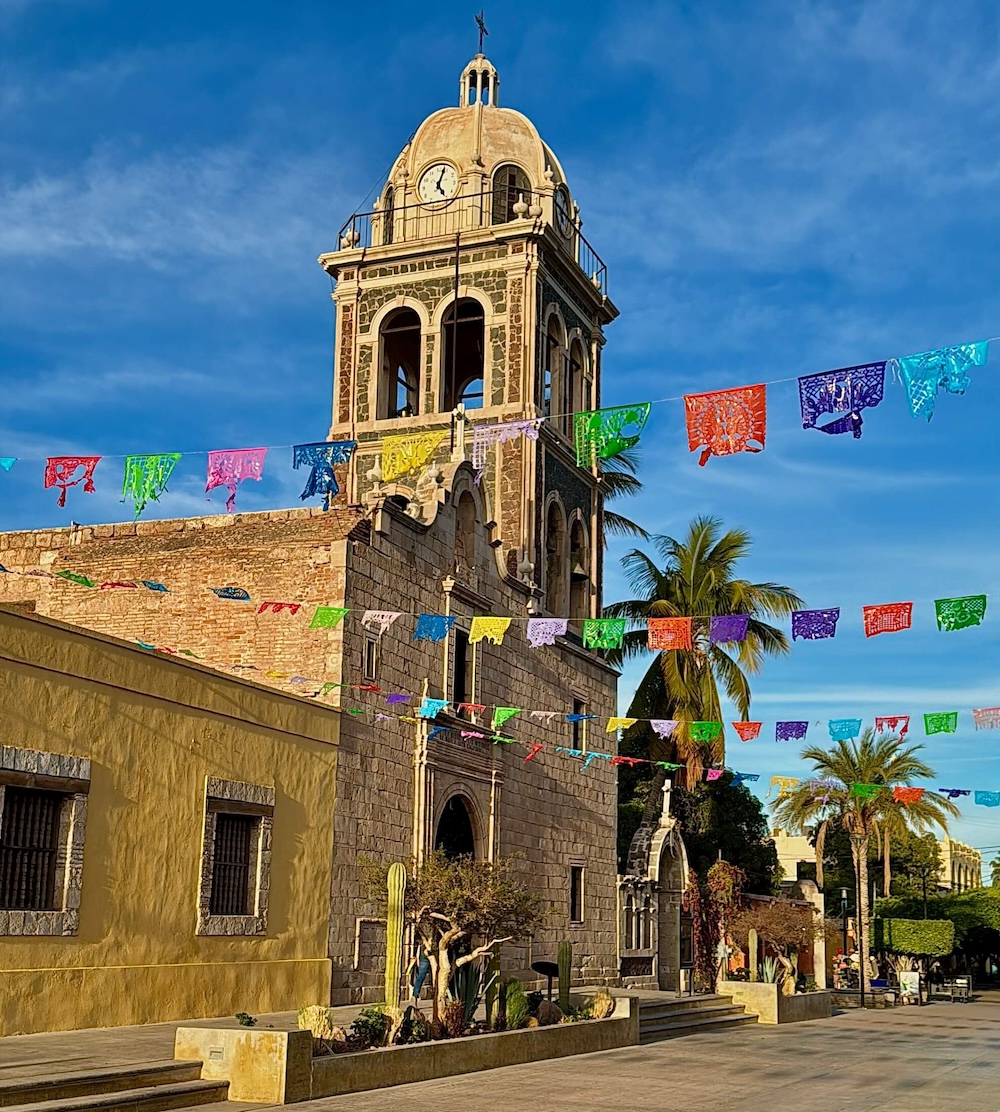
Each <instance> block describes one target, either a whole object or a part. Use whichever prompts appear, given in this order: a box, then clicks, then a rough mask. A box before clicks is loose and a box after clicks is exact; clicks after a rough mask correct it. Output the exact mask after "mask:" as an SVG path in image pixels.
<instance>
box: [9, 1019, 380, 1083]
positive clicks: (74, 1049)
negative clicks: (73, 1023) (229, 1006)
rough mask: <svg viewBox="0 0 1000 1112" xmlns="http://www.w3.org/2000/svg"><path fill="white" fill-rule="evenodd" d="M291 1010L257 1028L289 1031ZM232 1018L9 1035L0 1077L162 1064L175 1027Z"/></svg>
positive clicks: (228, 1022)
mask: <svg viewBox="0 0 1000 1112" xmlns="http://www.w3.org/2000/svg"><path fill="white" fill-rule="evenodd" d="M361 1008H362V1005H360V1004H358V1005H352V1006H351V1007H346V1008H334V1009H333V1010H334V1013H335V1014H336V1018H337V1022H338V1023H341V1024H343V1025H344V1026H345V1027H349V1026H350V1025H351V1021H352V1020H353V1019H354V1017H355V1016H356V1015H357V1014H358V1012H359V1011H361ZM295 1014H296V1013H295V1012H274V1013H272V1014H270V1015H259V1016H257V1017H256V1018H257V1024H258V1026H260V1027H268V1026H270V1027H275V1028H277V1029H278V1030H279V1031H291V1030H292V1029H293V1028H294V1027H295V1026H296V1023H295ZM235 1024H236V1021H235V1019H233V1017H232V1016H227V1017H225V1018H224V1019H185V1020H182V1021H179V1022H177V1023H148V1024H145V1025H143V1026H141V1027H95V1028H91V1029H89V1030H85V1031H46V1032H45V1033H43V1034H39V1035H8V1036H7V1037H6V1038H0V1081H13V1080H14V1079H15V1078H25V1077H38V1078H49V1077H53V1076H55V1075H56V1074H59V1073H78V1072H82V1071H84V1070H99V1069H104V1068H105V1067H107V1066H130V1065H141V1064H142V1063H144V1062H166V1061H168V1060H170V1059H172V1058H173V1056H174V1032H175V1031H176V1030H177V1028H178V1027H232V1026H235Z"/></svg>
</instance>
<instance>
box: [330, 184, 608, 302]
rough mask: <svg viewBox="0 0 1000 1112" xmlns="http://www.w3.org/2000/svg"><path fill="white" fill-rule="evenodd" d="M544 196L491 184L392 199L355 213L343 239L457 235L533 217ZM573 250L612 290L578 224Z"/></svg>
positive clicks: (351, 244)
mask: <svg viewBox="0 0 1000 1112" xmlns="http://www.w3.org/2000/svg"><path fill="white" fill-rule="evenodd" d="M542 201H543V198H542V196H541V195H540V194H538V193H533V192H531V191H530V190H524V191H521V192H519V193H518V195H517V200H515V201H513V202H508V200H507V198H506V197H503V198H502V199H501V197H500V195H499V194H497V193H495V192H494V191H493V190H488V191H486V192H483V193H471V194H459V195H458V196H456V197H453V198H451V200H448V201H432V202H429V203H427V204H410V205H394V204H392V203H391V202H390V203H389V204H388V205H387V206H385V207H383V208H378V209H371V210H370V211H368V212H356V213H354V215H353V216H352V217H351V218H350V219H349V220H348V221H347V223H346V224H344V226H343V227H342V228H341V229H340V235H339V237H338V239H339V243H340V247H341V249H342V250H345V251H351V250H355V249H364V248H369V247H380V246H388V245H390V244H393V243H407V242H410V241H413V240H418V239H449V238H450V239H454V238H455V236H458V235H461V233H462V232H471V231H477V230H479V229H480V228H488V227H491V226H500V225H506V224H510V223H513V222H514V221H519V220H533V219H535V218H537V217H539V216H541V215H542V212H543V211H544V210H543V206H542ZM550 203H551V202H550ZM568 250H569V252H570V254H571V255H572V256H573V257H574V259H575V260H576V263H577V265H578V266H579V267H580V269H581V270H582V271H583V272H584V274H586V276H587V278H588V279H589V280H590V281H591V282H592V283H593V284H594V286H595V287H596V288H597V289H598V290H600V292H601V293H602V294H605V295H606V294H607V292H608V268H607V266H606V265H605V263H604V261H603V259H602V258H601V257H600V255H598V253H597V252H596V251H595V250H594V248H593V247H591V245H590V244H589V243H588V242H587V239H586V238H585V237H584V235H583V233H582V232H581V231H580V229H579V228H576V229H574V231H573V235H572V239H571V240H570V242H569V244H568Z"/></svg>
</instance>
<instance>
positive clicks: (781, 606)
mask: <svg viewBox="0 0 1000 1112" xmlns="http://www.w3.org/2000/svg"><path fill="white" fill-rule="evenodd" d="M751 543H752V542H751V540H750V535H749V533H747V532H746V531H744V530H742V529H729V530H726V531H725V532H723V529H722V523H721V522H720V521H719V520H718V519H717V518H711V517H699V518H696V519H695V520H694V521H693V522H692V523H691V525H690V527H689V529H688V535H687V536H686V537H685V538H684V539H683V540H677V539H675V538H674V537H667V536H658V537H654V538H653V544H654V546H655V548H656V551H657V554H658V556H659V557H660V559H661V560H662V561H663V567H662V569H661V568H660V567H659V566H657V564H656V563H655V562H654V561H653V560H652V559H651V558H650V557H649V556H647V555H646V554H645V553H644V552H640V551H639V550H638V549H633V550H632V551H631V552H630V553H629V554H628V555H627V556H625V558H624V559H623V560H622V564H623V565H624V568H625V575H626V578H627V580H628V582H629V586H630V587H631V588H632V590H633V591H635V592H637V595H638V597H637V598H634V599H629V600H627V601H625V602H618V603H615V604H613V605H612V606H608V607H606V608H605V613H606V614H607V615H609V616H611V617H624V618H629V619H631V620H632V621H634V622H636V623H641V625H642V628H641V629H635V630H633V631H631V632H629V633H626V635H625V641H624V645H623V647H622V649H621V651H620V653H618V654H616V659H615V663H617V662H618V661H620V660H623V659H628V658H630V657H636V656H639V655H640V654H642V653H644V652H647V651H648V649H647V633H646V628H645V624H646V619H647V618H679V617H688V616H692V617H694V619H695V621H694V623H693V627H692V646H693V648H692V649H691V650H690V651H689V650H670V651H664V652H660V653H658V654H657V656H656V659H655V660H653V662H652V663H651V664H650V666H649V668H648V670H647V671H646V674H645V676H644V677H643V679H642V681H641V683H640V684H639V686H638V688H637V690H636V693H635V696H634V697H633V699H632V703H631V705H630V706H629V709H628V716H629V717H630V718H638V719H650V718H666V719H676V720H678V721H679V722H681V723H687V722H699V721H709V722H721V721H722V706H721V699H720V695H719V687H720V685H721V687H722V688H723V689H724V691H725V693H726V695H727V696H728V698H729V699H730V700H731V701H732V702H733V703H735V704H736V708H737V711H738V713H739V715H740V717H741V718H744V719H745V718H747V717H748V716H749V714H750V680H749V677H750V676H751V675H754V674H755V673H757V672H759V671H760V669H761V666H762V664H763V662H764V659H765V657H767V656H776V655H780V654H783V653H787V652H788V648H789V645H788V638H787V637H786V635H785V634H784V633H783V632H782V631H781V630H780V629H778V628H776V627H775V626H773V625H769V624H768V623H767V622H765V621H763V620H762V618H763V617H764V616H770V617H782V618H783V617H787V616H788V615H789V614H791V612H792V611H793V610H796V609H798V608H799V607H801V606H802V605H803V603H802V600H801V599H800V598H799V596H798V595H797V594H795V592H794V591H792V590H791V588H789V587H782V586H779V585H778V584H776V583H751V582H749V580H746V579H738V578H737V577H736V568H737V565H738V564H739V562H740V560H742V559H744V558H745V557H746V556H747V555H749V552H750V547H751ZM715 614H749V615H750V622H749V625H748V628H747V637H746V640H745V641H742V642H738V643H734V644H729V645H722V644H713V643H711V642H710V641H709V617H710V616H711V615H715ZM633 731H634V732H633V733H632V734H631V735H630V739H629V740H630V741H635V740H638V739H640V738H641V739H643V740H645V741H646V742H647V743H648V747H649V752H650V756H651V757H652V759H654V760H672V759H673V758H674V756H675V755H676V757H677V759H678V760H680V761H682V762H683V763H684V764H686V766H687V767H686V770H685V773H686V775H684V776H683V777H681V778H680V780H679V783H680V782H681V781H683V783H686V784H688V785H690V784H693V783H694V782H695V781H697V780H698V779H699V777H700V776H701V772H702V767H703V764H704V758H705V756H706V755H708V756H710V757H711V758H712V759H714V760H716V761H719V760H722V759H723V758H724V756H725V745H724V740H723V738H724V732H723V734H721V735H720V737H719V739H718V740H717V741H716V742H714V743H712V746H711V748H710V749H709V750H707V751H706V748H705V746H704V745H703V744H701V743H697V742H692V741H691V740H690V738H689V737H688V734H687V731H686V730H685V729H684V727H683V726H682V727H678V729H677V731H675V738H674V739H671V740H669V741H664V740H663V739H660V738H658V737H656V735H655V734H654V733H653V731H652V730H651V729H650V727H649V725H648V723H647V722H641V723H640V724H638V725H637V726H635V727H633ZM658 781H659V784H658V785H657V782H656V781H655V780H654V790H651V791H650V797H649V798H650V802H649V809H650V810H651V811H652V810H655V809H656V808H657V803H658V792H657V791H656V790H655V788H656V786H659V787H662V783H663V776H662V775H660V776H659V777H658ZM682 786H683V784H682Z"/></svg>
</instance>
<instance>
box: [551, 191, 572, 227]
mask: <svg viewBox="0 0 1000 1112" xmlns="http://www.w3.org/2000/svg"><path fill="white" fill-rule="evenodd" d="M555 207H556V225H557V227H558V228H559V231H560V232H562V234H563V235H564V236H568V235H569V233H570V232H571V231H572V229H573V220H572V217H571V216H570V211H569V194H568V193H567V192H566V190H565V189H564V188H563V187H562V186H560V187H559V188H558V189H557V190H556V200H555Z"/></svg>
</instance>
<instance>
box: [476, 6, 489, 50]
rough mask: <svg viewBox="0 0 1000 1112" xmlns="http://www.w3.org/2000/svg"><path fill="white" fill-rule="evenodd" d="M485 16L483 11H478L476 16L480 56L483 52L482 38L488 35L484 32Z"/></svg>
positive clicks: (487, 32)
mask: <svg viewBox="0 0 1000 1112" xmlns="http://www.w3.org/2000/svg"><path fill="white" fill-rule="evenodd" d="M485 16H486V13H485V10H483V11H480V13H479V15H477V16H476V26H477V27H478V28H479V53H480V54H482V52H483V37H484V36H485V35H488V34H489V31H487V30H486V22H485Z"/></svg>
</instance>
